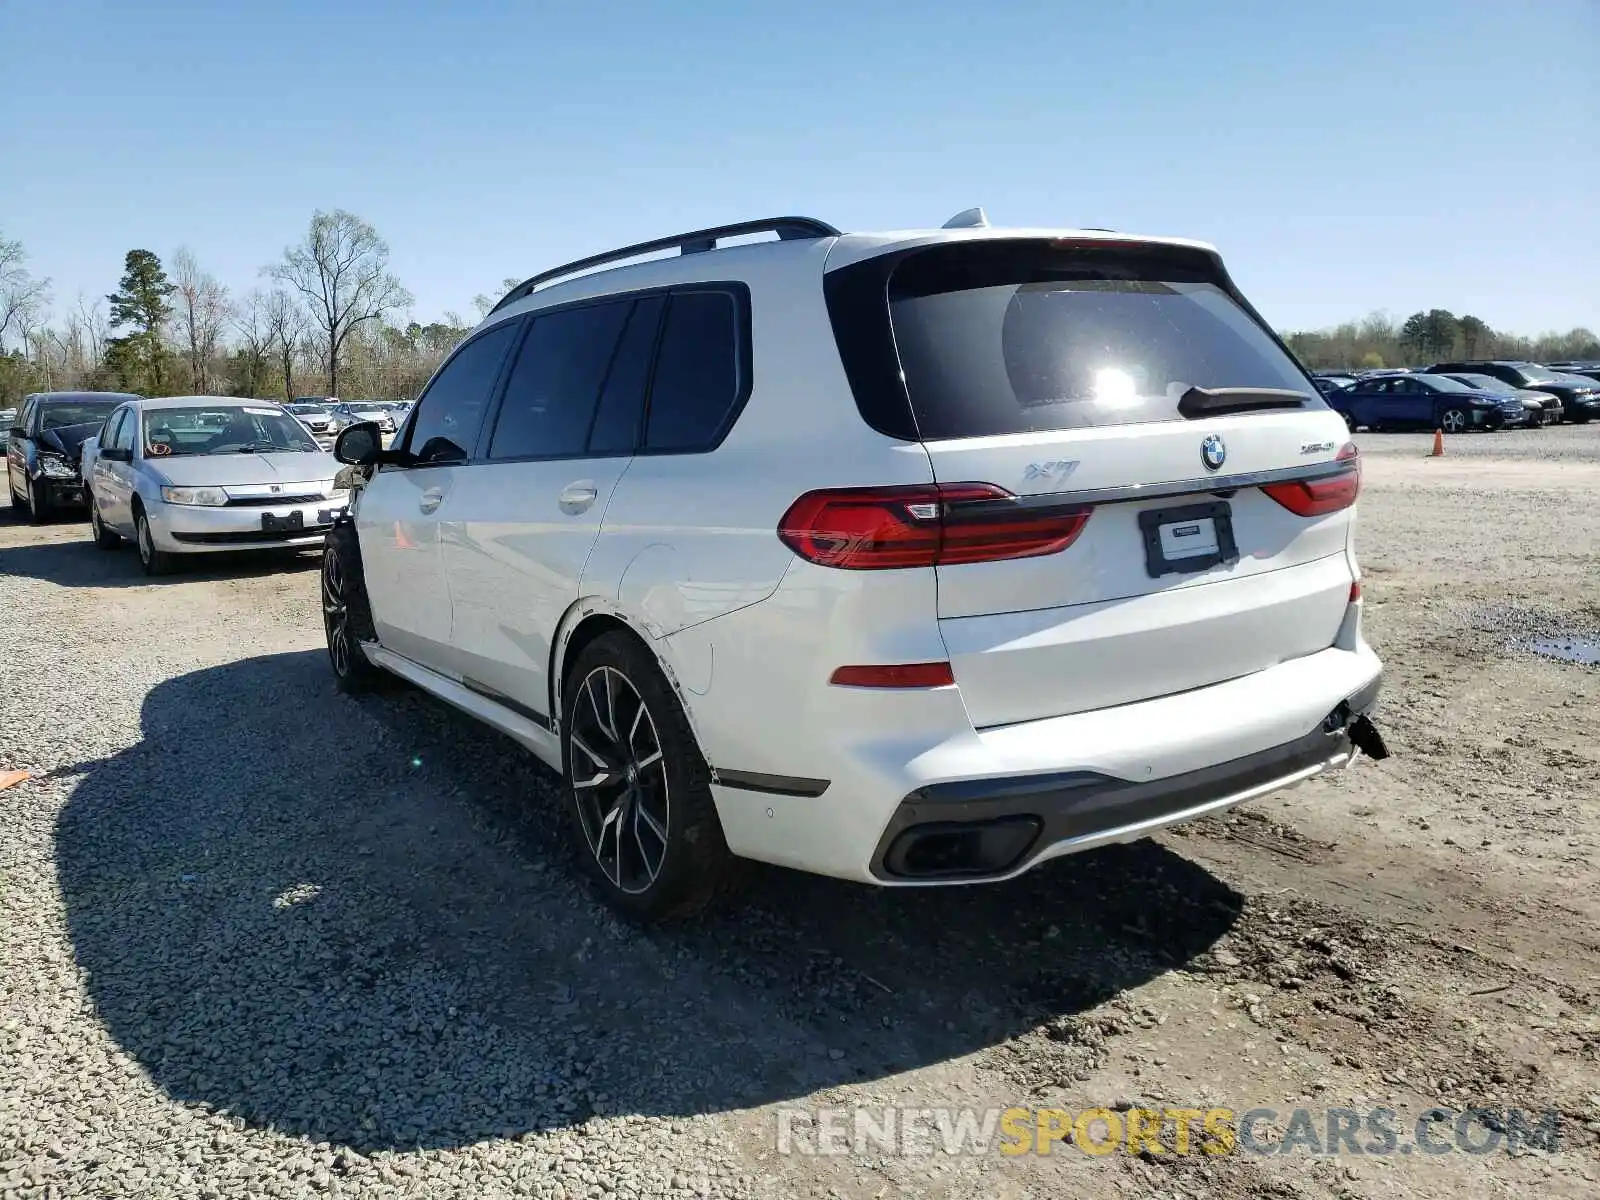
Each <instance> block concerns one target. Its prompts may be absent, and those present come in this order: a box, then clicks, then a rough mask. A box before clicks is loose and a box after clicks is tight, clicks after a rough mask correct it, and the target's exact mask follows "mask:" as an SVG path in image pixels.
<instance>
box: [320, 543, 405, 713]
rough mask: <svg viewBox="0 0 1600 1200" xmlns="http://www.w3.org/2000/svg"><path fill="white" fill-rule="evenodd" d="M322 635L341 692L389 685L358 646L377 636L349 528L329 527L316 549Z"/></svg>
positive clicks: (387, 676)
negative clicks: (319, 558) (318, 552)
mask: <svg viewBox="0 0 1600 1200" xmlns="http://www.w3.org/2000/svg"><path fill="white" fill-rule="evenodd" d="M322 630H323V634H324V635H325V636H326V638H327V644H328V664H329V665H330V666H331V667H332V668H333V678H334V682H335V683H336V684H337V685H338V688H339V690H340V691H341V692H345V693H347V694H349V695H352V696H357V695H361V694H362V693H364V692H373V691H378V690H380V689H381V688H383V687H384V685H386V684H388V683H389V682H391V680H392V679H393V676H391V675H390V674H389V673H388V672H387V671H385V670H383V669H382V668H380V667H375V666H373V665H372V664H371V663H370V662H368V661H367V656H366V655H365V654H363V653H362V652H361V647H360V645H359V643H361V642H375V641H377V640H378V634H377V630H376V629H375V628H374V627H373V624H372V605H371V603H370V602H369V601H368V599H367V580H366V576H365V575H364V574H363V573H362V570H361V543H360V542H359V541H358V540H357V539H356V530H355V526H353V525H339V526H336V527H334V528H333V529H332V530H330V531H329V533H328V538H327V541H326V543H324V545H323V548H322Z"/></svg>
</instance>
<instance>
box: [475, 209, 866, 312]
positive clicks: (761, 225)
mask: <svg viewBox="0 0 1600 1200" xmlns="http://www.w3.org/2000/svg"><path fill="white" fill-rule="evenodd" d="M752 233H775V234H777V235H778V240H779V241H784V242H791V241H799V240H803V239H805V238H826V237H838V236H839V231H838V230H837V229H835V228H834V227H833V226H832V225H829V224H828V223H827V222H825V221H818V220H816V219H815V218H814V217H767V218H765V219H763V220H759V221H739V222H737V223H735V224H733V225H718V226H716V227H715V228H712V229H696V230H694V231H693V232H690V233H679V234H675V235H674V236H672V237H664V238H656V239H655V240H654V241H651V242H638V243H636V244H634V245H632V246H623V247H622V248H621V249H620V250H607V251H606V252H605V253H604V254H595V255H591V256H590V257H588V258H580V259H578V261H577V262H569V263H567V264H565V265H564V266H560V267H552V268H551V269H550V270H548V271H541V272H540V273H539V274H537V275H535V276H534V277H533V278H532V279H525V280H523V281H522V282H521V283H519V284H517V286H516V287H514V288H512V289H511V290H510V291H509V292H507V293H506V294H505V297H504V299H502V300H501V301H500V303H499V304H496V305H495V306H494V307H493V308H491V309H490V310H489V313H490V314H491V315H492V314H494V313H497V312H499V311H500V310H501V309H502V308H504V307H505V306H506V305H508V304H515V303H516V302H517V301H518V300H521V299H523V298H524V297H526V296H530V295H532V294H533V291H534V289H535V288H537V287H539V285H541V284H545V283H549V282H551V281H552V280H555V279H560V278H562V277H563V276H565V275H576V274H578V273H579V272H581V271H587V270H589V268H591V267H603V266H605V265H606V264H607V263H614V262H623V261H625V260H627V259H630V258H640V257H643V256H644V255H646V254H655V253H658V252H660V251H662V250H677V251H679V252H681V253H683V254H700V253H703V252H704V251H706V250H715V249H716V248H717V243H718V242H720V241H723V240H724V239H726V238H734V237H744V236H746V235H748V234H752Z"/></svg>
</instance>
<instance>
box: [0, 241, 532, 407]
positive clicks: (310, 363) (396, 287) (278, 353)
mask: <svg viewBox="0 0 1600 1200" xmlns="http://www.w3.org/2000/svg"><path fill="white" fill-rule="evenodd" d="M261 278H262V280H263V285H262V286H257V287H254V288H251V289H250V290H249V291H246V292H243V293H236V292H234V291H233V290H231V289H230V288H228V287H227V286H226V285H224V284H223V283H222V282H221V281H219V280H218V279H217V278H216V277H215V276H214V275H212V274H211V273H210V272H208V271H206V270H205V269H204V268H203V267H202V266H201V265H200V263H199V261H198V260H197V259H196V257H195V255H194V254H193V253H192V252H191V251H190V250H188V249H186V248H180V249H179V250H178V251H177V252H176V253H174V254H173V255H172V256H171V258H170V260H168V261H167V262H163V261H162V259H161V258H160V256H159V255H157V254H156V253H155V252H153V251H151V250H145V249H137V250H130V251H128V253H127V255H126V256H125V257H124V259H123V263H122V275H121V277H120V279H119V280H118V283H117V288H116V291H114V292H111V293H109V294H107V295H105V296H104V297H94V298H90V297H86V296H83V295H80V296H79V297H78V298H77V300H76V302H75V303H74V304H72V305H71V306H69V307H66V308H64V309H61V310H56V309H55V308H54V305H53V297H52V294H51V289H50V281H49V280H48V279H46V278H41V277H38V276H35V275H34V274H33V272H32V271H31V270H30V269H29V266H28V256H27V252H26V250H25V249H24V247H23V245H22V243H21V242H19V241H16V240H12V239H8V238H6V237H5V236H4V235H3V231H0V407H9V406H10V405H12V404H15V403H16V401H17V400H18V399H19V398H20V397H21V396H24V395H26V394H27V393H29V392H34V391H51V390H65V389H72V388H85V389H92V390H104V391H129V392H138V393H140V394H142V395H147V396H160V395H176V394H194V395H229V396H244V397H256V398H260V399H280V400H289V399H292V398H294V397H295V396H303V395H328V396H339V397H340V398H342V399H349V400H367V399H373V400H377V399H393V400H400V399H413V398H415V396H416V395H417V393H418V392H419V391H420V390H421V389H422V386H423V384H425V383H426V382H427V380H428V377H429V376H430V375H431V374H432V373H433V371H434V368H435V367H437V366H438V365H439V363H440V362H441V361H442V360H443V358H444V357H445V355H446V354H448V353H449V352H450V350H451V349H452V348H453V347H454V346H455V345H456V344H457V343H458V342H460V341H461V339H462V338H464V337H465V336H466V335H467V333H468V332H469V331H470V330H471V328H472V322H469V321H466V320H463V319H462V318H461V317H460V316H458V315H456V314H455V313H448V312H447V313H446V314H445V315H444V319H443V320H442V321H435V322H431V323H429V324H426V325H424V324H420V323H418V322H416V321H404V320H402V319H401V314H403V313H404V312H405V311H406V310H407V309H408V308H409V307H410V305H411V303H412V297H411V293H410V292H408V291H407V290H406V289H405V287H404V286H403V285H402V284H401V282H400V280H399V279H398V278H396V277H395V275H394V273H393V272H392V271H391V270H390V269H389V247H388V244H387V243H386V242H385V241H384V240H383V238H381V237H380V236H379V235H378V232H377V230H375V229H374V228H373V227H372V226H371V225H370V224H368V223H367V222H366V221H364V220H362V219H361V218H360V217H358V216H356V215H355V214H354V213H349V212H345V211H344V210H342V209H336V210H334V211H332V212H321V211H319V212H316V213H314V214H313V215H312V218H311V222H310V225H309V226H308V228H307V230H306V233H305V236H304V237H303V238H302V239H301V240H300V241H298V242H296V243H295V244H293V245H291V246H289V247H287V248H286V249H285V250H284V251H283V254H282V256H281V257H280V258H278V259H277V260H275V261H274V262H271V263H268V264H267V265H266V266H264V267H262V268H261ZM518 282H520V280H506V281H504V283H503V284H502V289H509V288H511V287H513V286H515V284H516V283H518ZM497 299H498V294H497V295H496V296H488V295H480V296H477V297H475V298H474V300H473V305H474V306H475V307H476V309H477V311H478V315H479V317H480V318H481V316H482V314H483V313H485V312H487V311H488V309H489V308H490V307H491V306H492V305H493V304H494V303H495V301H496V300H497Z"/></svg>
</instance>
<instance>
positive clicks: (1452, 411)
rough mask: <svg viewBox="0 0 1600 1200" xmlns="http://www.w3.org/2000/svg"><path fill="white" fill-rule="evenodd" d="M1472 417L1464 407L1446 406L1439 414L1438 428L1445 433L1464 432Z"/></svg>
mask: <svg viewBox="0 0 1600 1200" xmlns="http://www.w3.org/2000/svg"><path fill="white" fill-rule="evenodd" d="M1471 424H1472V418H1471V417H1469V416H1468V415H1467V410H1466V409H1464V408H1447V409H1445V410H1444V412H1442V413H1440V414H1439V428H1440V429H1442V430H1444V431H1445V432H1446V433H1465V432H1466V430H1467V427H1468V426H1469V425H1471Z"/></svg>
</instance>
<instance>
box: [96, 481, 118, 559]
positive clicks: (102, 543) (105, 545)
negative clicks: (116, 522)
mask: <svg viewBox="0 0 1600 1200" xmlns="http://www.w3.org/2000/svg"><path fill="white" fill-rule="evenodd" d="M89 533H90V534H91V535H92V536H93V537H94V544H95V545H96V546H99V547H100V549H102V550H115V549H116V548H117V547H118V546H120V545H122V535H121V534H120V533H117V532H116V531H115V530H111V529H107V528H106V527H105V523H104V522H103V521H101V520H100V506H99V505H98V504H96V503H95V499H94V493H93V492H90V493H89Z"/></svg>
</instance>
